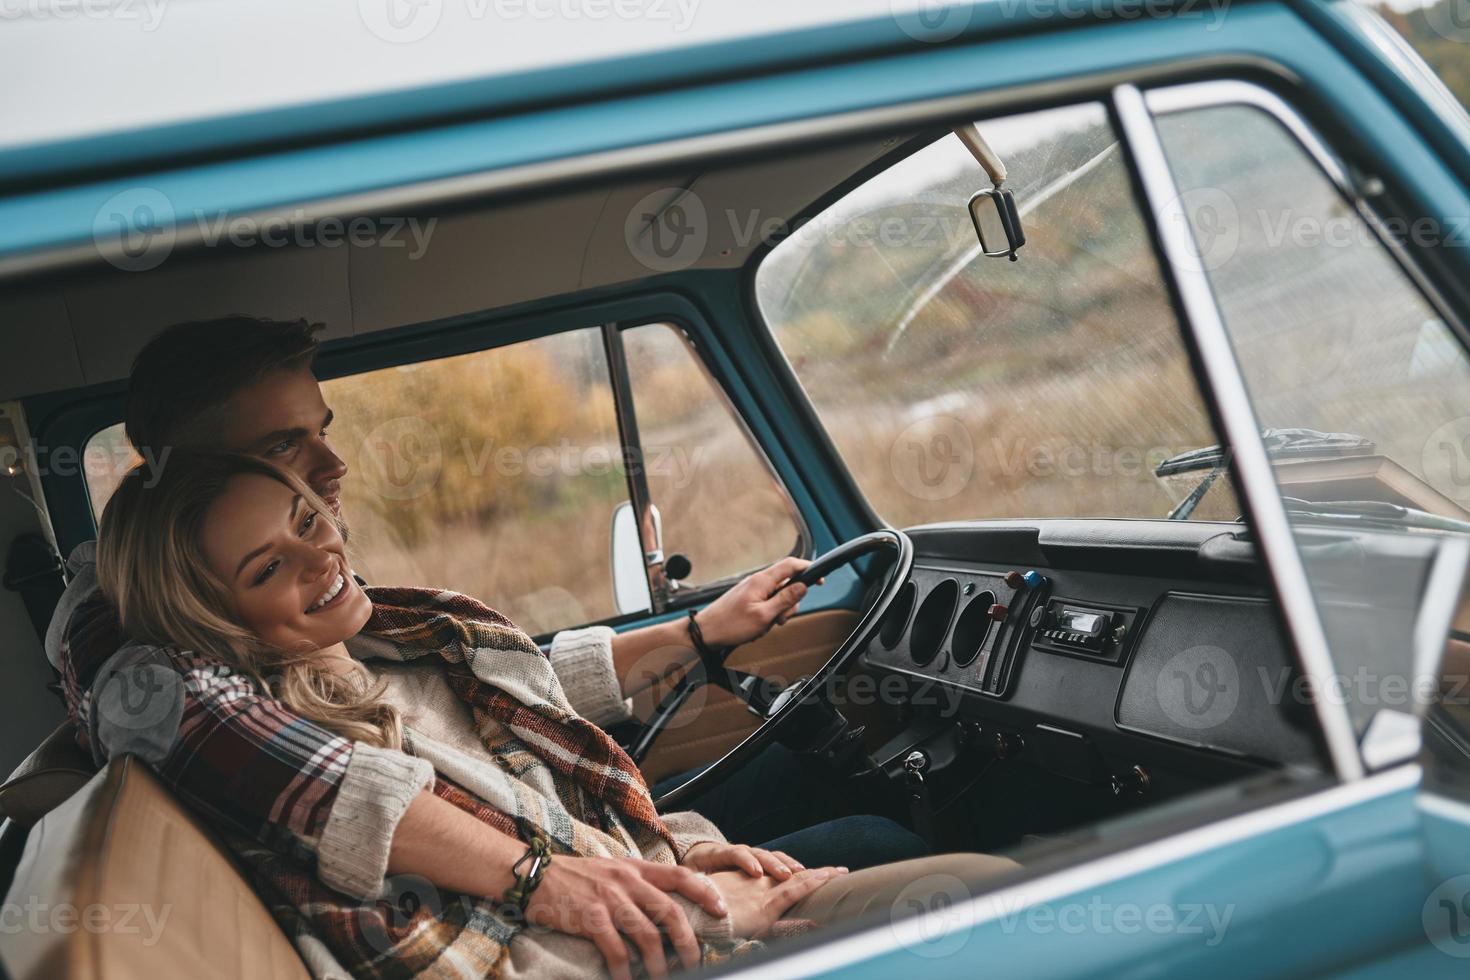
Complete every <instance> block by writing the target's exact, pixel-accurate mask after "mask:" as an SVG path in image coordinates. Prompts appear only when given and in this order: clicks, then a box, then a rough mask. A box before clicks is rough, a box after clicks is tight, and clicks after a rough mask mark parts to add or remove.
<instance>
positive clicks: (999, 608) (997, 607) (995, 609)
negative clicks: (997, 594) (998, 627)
mask: <svg viewBox="0 0 1470 980" xmlns="http://www.w3.org/2000/svg"><path fill="white" fill-rule="evenodd" d="M1010 611H1011V610H1010V609H1009V608H1008V607H1006V606H1003V605H1001V604H1000V603H998V602H993V603H991V604H990V608H989V609H988V610H986V612H987V614H988V615H989V616H990V618H991V619H993V620H995V621H996V622H997V623H1004V622H1005V621H1006V614H1008V613H1009V612H1010Z"/></svg>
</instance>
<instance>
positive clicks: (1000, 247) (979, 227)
mask: <svg viewBox="0 0 1470 980" xmlns="http://www.w3.org/2000/svg"><path fill="white" fill-rule="evenodd" d="M970 220H971V221H973V222H975V233H976V234H977V235H979V236H980V251H981V253H982V254H984V255H989V256H991V257H993V258H994V257H999V256H1002V255H1008V256H1010V259H1011V261H1012V262H1014V261H1016V249H1018V248H1020V247H1021V246H1022V245H1025V244H1026V233H1025V232H1024V231H1022V230H1021V212H1020V211H1018V210H1017V209H1016V198H1015V196H1014V195H1013V194H1011V192H1010V191H1008V190H1006V189H1005V188H1003V187H992V188H990V189H989V190H985V191H980V192H979V193H978V194H976V195H975V196H974V197H972V198H970Z"/></svg>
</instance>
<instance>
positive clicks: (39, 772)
mask: <svg viewBox="0 0 1470 980" xmlns="http://www.w3.org/2000/svg"><path fill="white" fill-rule="evenodd" d="M96 771H97V767H96V766H94V765H92V759H91V758H90V757H89V756H88V755H87V753H85V752H83V751H82V750H81V747H80V746H78V745H77V739H76V726H75V725H73V724H72V723H71V722H70V721H66V722H63V723H62V724H61V727H60V728H58V729H56V731H54V732H52V733H51V734H50V735H48V736H46V740H45V741H44V742H42V743H41V744H40V745H39V746H37V747H36V751H34V752H32V753H31V754H30V755H28V756H26V757H25V760H24V761H22V762H21V764H20V765H19V766H16V768H15V772H13V773H11V774H10V778H9V779H7V780H5V782H4V784H0V816H3V817H8V818H10V819H11V820H14V821H15V822H16V823H17V824H19V825H20V826H22V827H29V826H31V824H33V823H35V822H36V821H37V820H40V819H41V818H42V817H44V816H45V815H46V814H48V813H50V812H51V811H52V810H54V809H56V807H57V806H58V805H60V804H61V803H62V801H64V800H66V799H67V798H68V797H70V796H71V795H72V794H73V793H75V792H76V791H77V790H79V789H81V788H82V787H83V786H85V785H86V783H87V780H89V779H91V778H92V774H93V773H95V772H96Z"/></svg>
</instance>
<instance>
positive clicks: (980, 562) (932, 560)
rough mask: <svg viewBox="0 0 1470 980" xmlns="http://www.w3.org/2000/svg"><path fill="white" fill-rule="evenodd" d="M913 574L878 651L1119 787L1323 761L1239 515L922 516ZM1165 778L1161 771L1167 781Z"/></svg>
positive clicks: (949, 699) (1087, 777)
mask: <svg viewBox="0 0 1470 980" xmlns="http://www.w3.org/2000/svg"><path fill="white" fill-rule="evenodd" d="M908 533H909V535H910V537H911V538H912V539H913V542H914V547H915V555H916V557H915V562H914V567H913V570H912V573H911V575H910V577H909V580H908V581H907V582H906V583H905V584H904V586H903V588H902V590H901V592H900V593H899V595H898V597H897V599H896V600H895V602H894V604H893V606H892V607H891V608H890V610H889V613H888V615H887V616H886V617H885V619H884V620H883V622H882V623H880V624H879V628H878V631H877V633H876V634H875V635H874V636H873V638H872V639H871V640H870V641H869V642H868V644H867V647H866V649H865V650H864V652H863V663H864V665H865V667H866V668H867V669H868V670H870V671H873V672H875V673H878V674H880V675H884V674H886V675H898V676H901V677H903V678H905V679H906V680H907V682H908V685H909V696H910V698H911V701H912V703H913V705H914V710H915V711H916V712H918V713H927V714H929V715H930V716H935V715H940V716H942V715H944V714H946V713H948V714H950V715H952V716H953V717H954V719H955V720H957V721H959V722H961V723H962V724H965V725H970V726H973V728H974V729H976V730H984V731H985V732H986V735H987V737H989V738H991V739H993V740H994V747H995V748H996V750H997V753H998V754H1000V755H1002V756H1006V755H1020V754H1024V755H1025V756H1026V757H1028V758H1030V759H1031V760H1032V761H1033V762H1035V763H1036V764H1038V765H1040V766H1042V767H1043V768H1045V769H1048V770H1051V771H1052V772H1054V773H1057V774H1060V775H1062V776H1066V777H1069V778H1071V779H1074V780H1077V781H1080V782H1084V783H1092V784H1103V785H1106V784H1108V783H1110V782H1111V783H1112V785H1113V787H1114V792H1115V793H1117V792H1120V791H1121V789H1120V781H1121V785H1122V786H1131V787H1132V788H1133V789H1134V790H1137V791H1138V792H1143V791H1145V790H1148V789H1151V788H1152V789H1164V788H1165V787H1166V786H1167V785H1168V784H1170V783H1172V784H1174V787H1175V788H1177V789H1180V790H1182V789H1185V788H1186V787H1187V785H1197V784H1198V782H1213V781H1216V780H1217V779H1226V778H1231V777H1232V776H1238V775H1241V774H1244V773H1246V772H1250V771H1256V770H1259V769H1262V768H1268V767H1275V766H1295V765H1301V766H1317V765H1319V764H1320V762H1319V760H1320V753H1319V749H1318V746H1317V743H1316V739H1315V736H1314V734H1313V728H1314V724H1313V719H1312V717H1311V712H1310V709H1309V708H1308V707H1307V706H1306V705H1305V704H1299V703H1297V702H1298V701H1299V700H1300V699H1294V698H1292V697H1291V696H1289V694H1288V692H1290V691H1291V690H1292V685H1293V684H1294V683H1295V681H1296V679H1297V672H1296V670H1295V668H1294V666H1293V663H1292V657H1291V655H1290V652H1289V645H1288V644H1287V642H1286V640H1285V638H1284V636H1283V632H1282V628H1281V626H1280V625H1279V621H1278V617H1277V615H1276V612H1275V610H1274V609H1273V606H1272V604H1271V602H1270V601H1269V599H1268V598H1267V596H1268V594H1269V593H1268V590H1267V587H1266V583H1265V581H1264V578H1263V576H1264V569H1263V567H1262V565H1261V563H1260V562H1259V560H1258V558H1257V556H1256V552H1255V549H1254V547H1253V546H1252V544H1251V543H1250V541H1249V538H1248V532H1247V531H1246V530H1245V529H1244V528H1243V527H1239V526H1234V525H1222V524H1213V523H1204V522H1184V521H1176V522H1166V521H1068V520H1057V521H1032V522H1020V521H1014V522H1012V521H997V522H984V523H975V524H953V525H928V526H925V527H921V528H916V529H911V530H910V531H909V532H908ZM1159 784H1162V785H1159Z"/></svg>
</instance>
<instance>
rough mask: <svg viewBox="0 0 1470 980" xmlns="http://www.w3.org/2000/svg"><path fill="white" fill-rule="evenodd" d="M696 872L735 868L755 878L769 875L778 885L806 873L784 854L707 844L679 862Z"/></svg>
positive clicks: (741, 845) (689, 853) (738, 846)
mask: <svg viewBox="0 0 1470 980" xmlns="http://www.w3.org/2000/svg"><path fill="white" fill-rule="evenodd" d="M679 863H680V864H682V865H683V866H684V867H686V868H693V869H694V870H695V871H704V872H710V871H727V870H729V869H731V868H734V869H736V870H738V871H744V872H745V873H746V874H748V875H750V876H751V877H752V878H759V877H761V876H762V875H770V876H771V877H772V878H775V879H776V880H777V881H785V880H786V879H787V878H790V877H791V876H792V875H793V874H795V873H796V872H798V871H805V870H806V868H805V867H803V866H802V863H801V862H800V861H798V860H796V859H795V858H793V857H792V856H791V855H789V854H787V853H785V852H784V851H767V850H765V849H764V848H760V847H750V846H748V845H746V844H722V843H720V842H718V841H704V842H703V843H700V844H695V845H694V846H693V847H691V848H689V850H687V851H685V852H684V860H682V861H680V862H679Z"/></svg>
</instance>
